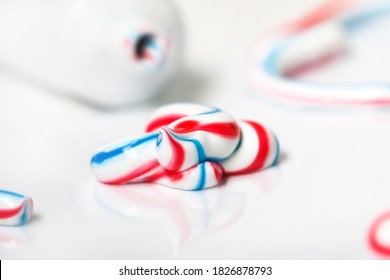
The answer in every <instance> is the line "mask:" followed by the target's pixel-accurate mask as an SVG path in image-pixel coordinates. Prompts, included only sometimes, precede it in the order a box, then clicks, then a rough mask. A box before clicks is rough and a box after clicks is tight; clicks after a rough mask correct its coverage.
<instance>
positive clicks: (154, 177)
mask: <svg viewBox="0 0 390 280" xmlns="http://www.w3.org/2000/svg"><path fill="white" fill-rule="evenodd" d="M157 137H158V134H157V133H147V134H145V135H142V136H140V137H136V138H131V139H126V140H122V141H118V142H114V143H112V144H109V145H107V146H105V147H103V148H102V149H101V150H100V151H99V152H98V153H97V154H96V155H94V156H93V157H92V160H91V169H92V172H93V174H94V175H95V177H96V179H97V180H99V181H100V182H102V183H105V184H109V185H121V184H125V183H136V182H150V183H157V184H161V185H164V186H168V187H172V188H178V189H183V190H201V189H204V188H209V187H212V186H215V185H217V184H218V183H219V181H220V180H221V177H222V172H223V171H222V168H221V167H220V166H219V165H217V164H215V163H212V162H203V163H201V164H198V165H196V166H194V167H192V168H190V169H187V170H185V171H183V172H170V171H168V170H165V169H164V168H162V167H161V166H160V165H159V164H158V162H157V158H156V140H157Z"/></svg>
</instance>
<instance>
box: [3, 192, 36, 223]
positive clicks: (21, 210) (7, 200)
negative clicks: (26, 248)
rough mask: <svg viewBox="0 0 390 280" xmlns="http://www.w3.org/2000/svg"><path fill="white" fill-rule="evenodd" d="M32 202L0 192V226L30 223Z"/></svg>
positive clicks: (15, 195)
mask: <svg viewBox="0 0 390 280" xmlns="http://www.w3.org/2000/svg"><path fill="white" fill-rule="evenodd" d="M32 211H33V202H32V200H31V198H30V197H28V196H24V195H21V194H18V193H14V192H10V191H6V190H0V226H19V225H24V224H26V223H27V222H28V221H30V219H31V216H32Z"/></svg>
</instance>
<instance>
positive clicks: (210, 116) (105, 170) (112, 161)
mask: <svg viewBox="0 0 390 280" xmlns="http://www.w3.org/2000/svg"><path fill="white" fill-rule="evenodd" d="M278 155H279V143H278V140H277V138H276V136H275V135H274V134H273V132H272V131H271V130H269V129H268V128H266V127H264V126H263V125H261V124H260V123H258V122H255V121H238V122H237V121H236V120H235V119H233V118H232V117H231V116H230V115H229V114H227V113H225V112H224V111H222V110H220V109H218V108H215V107H210V106H205V105H198V104H192V103H174V104H170V105H166V106H163V107H161V108H159V109H158V110H156V111H155V112H154V113H153V114H152V116H151V118H150V119H149V121H148V124H147V126H146V133H145V134H143V135H141V136H139V137H135V138H129V139H125V140H121V141H118V142H114V143H112V144H110V145H108V146H105V147H103V148H102V149H101V150H100V151H99V152H98V153H96V154H95V155H94V156H93V157H92V160H91V169H92V172H93V173H94V175H95V177H96V179H97V180H99V181H100V182H103V183H106V184H110V185H120V184H125V183H136V182H150V183H157V184H160V185H164V186H168V187H172V188H177V189H182V190H201V189H205V188H209V187H213V186H216V185H218V184H219V182H220V181H221V180H222V177H223V175H224V174H226V175H236V174H244V173H249V172H253V171H257V170H261V169H264V168H267V167H270V166H272V165H274V164H275V163H276V162H277V159H278Z"/></svg>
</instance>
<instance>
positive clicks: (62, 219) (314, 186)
mask: <svg viewBox="0 0 390 280" xmlns="http://www.w3.org/2000/svg"><path fill="white" fill-rule="evenodd" d="M12 2H13V3H12ZM27 2H28V3H29V5H30V6H29V7H28V8H29V9H33V10H34V9H35V10H34V11H36V12H37V13H38V12H39V11H40V9H43V10H44V11H45V12H42V13H43V14H45V15H47V14H50V15H51V16H45V17H44V16H42V17H41V18H42V20H48V22H45V26H49V25H50V24H51V22H50V21H49V20H52V21H53V24H52V25H53V26H63V27H64V26H65V27H64V28H65V29H64V30H67V31H66V32H65V33H64V34H62V33H61V32H59V33H61V34H62V35H61V34H60V35H58V34H57V33H56V32H55V31H53V30H51V31H50V32H49V31H47V32H49V33H48V34H49V35H47V36H48V37H45V36H46V35H45V34H46V33H45V32H46V31H45V30H43V31H42V30H41V31H39V32H38V31H37V32H38V33H36V34H35V33H34V34H28V32H27V31H26V34H21V33H20V32H22V31H23V30H24V27H25V28H26V29H29V28H31V26H29V25H30V23H29V21H28V17H27V18H26V17H24V14H23V13H22V12H19V11H22V10H23V9H25V5H26V3H27ZM34 2H36V3H34ZM56 2H58V6H56V5H57V3H56ZM80 2H81V1H80ZM84 2H86V3H87V2H88V1H84ZM89 2H95V3H98V4H97V6H96V7H97V8H96V7H95V6H94V5H92V8H93V9H96V11H101V10H102V7H103V6H104V5H109V3H111V2H109V1H107V2H105V3H104V1H103V2H102V1H89ZM119 2H121V1H119ZM122 2H123V1H122ZM140 2H142V1H136V0H131V1H129V2H128V3H126V4H124V5H129V7H131V6H132V5H133V6H134V7H136V9H134V10H132V13H131V15H130V16H128V19H129V20H130V21H132V22H133V19H134V22H135V24H134V25H131V26H135V27H134V28H133V27H126V28H125V27H121V26H122V25H121V24H122V23H123V22H122V21H121V22H120V24H118V25H116V24H115V28H114V27H113V28H114V30H115V32H111V29H110V28H111V26H114V24H112V25H109V27H105V26H104V25H103V24H100V23H99V18H97V17H96V16H95V14H94V12H93V13H92V12H91V15H88V17H87V20H83V14H82V13H79V14H77V13H76V16H75V17H76V19H77V20H74V19H72V24H73V23H74V24H73V25H71V27H69V26H67V24H68V21H67V19H66V15H68V14H67V12H66V11H68V10H69V11H70V10H71V5H73V4H74V3H73V1H69V2H67V1H52V2H51V3H50V4H48V3H47V1H39V0H30V1H23V0H18V1H9V0H0V13H5V14H4V15H0V18H5V19H7V16H9V18H10V19H9V21H8V23H7V21H6V20H0V31H3V32H5V33H6V34H7V36H4V38H9V39H7V41H6V42H7V44H8V46H4V45H3V47H0V136H1V137H0V168H1V172H0V184H1V188H2V189H7V190H11V191H15V192H19V193H23V194H28V195H30V196H31V197H32V199H33V200H34V216H33V219H32V221H31V222H30V223H29V224H27V225H26V226H23V227H15V228H11V227H0V258H1V259H172V258H175V259H377V258H388V257H389V249H388V248H389V247H390V221H389V219H388V218H383V217H387V216H386V213H387V211H388V210H390V203H389V199H388V197H389V196H390V187H389V186H390V173H389V172H388V159H389V158H390V149H389V147H388V145H389V144H388V143H390V118H389V117H390V115H389V113H388V108H386V107H385V108H384V107H381V108H372V107H370V108H368V109H367V108H350V107H348V108H323V107H322V106H306V105H299V104H298V105H296V104H289V103H288V102H279V101H277V100H272V99H271V100H270V99H269V98H263V97H262V96H261V94H258V93H256V92H253V90H251V89H250V87H248V83H247V77H246V71H245V69H246V65H247V64H248V63H249V62H248V54H249V53H250V50H251V48H253V46H254V45H256V44H255V43H256V42H258V40H259V38H261V37H262V35H263V34H266V33H268V32H270V30H272V29H273V28H274V27H276V26H278V25H280V24H282V23H285V22H289V21H292V20H295V19H297V18H299V17H301V16H303V15H305V14H306V13H308V12H309V11H311V10H312V9H314V8H315V7H317V6H318V5H319V4H321V3H323V2H324V1H321V0H315V1H312V0H310V1H309V0H293V1H292V0H291V1H282V0H275V1H265V0H264V1H263V0H241V1H236V0H224V1H222V0H207V1H206V0H198V1H190V0H172V1H171V4H172V7H171V6H169V7H170V8H169V9H166V7H165V5H170V4H167V3H165V1H161V2H160V1H158V2H159V4H154V3H151V2H150V1H146V2H150V3H149V4H143V5H140V4H139V3H140ZM153 2H157V1H153ZM10 3H11V4H10ZM67 3H68V4H67ZM99 3H100V4H99ZM101 3H104V4H101ZM47 5H52V6H50V7H47ZM99 5H103V6H99ZM1 7H5V8H4V9H1ZM66 7H68V8H66ZM87 7H88V6H87ZM164 7H165V8H164ZM84 8H85V7H84ZM29 9H28V10H27V11H29ZM67 9H68V10H67ZM79 9H81V8H79ZM130 9H131V8H129V10H130ZM76 10H77V9H76ZM103 10H104V9H103ZM122 10H123V9H122ZM59 11H64V12H63V14H62V16H58V17H57V16H55V15H56V14H54V15H53V14H51V13H54V12H55V13H57V14H58V13H59ZM136 11H138V12H136ZM96 13H97V12H96ZM118 13H119V12H118ZM69 14H72V15H73V16H74V13H73V12H72V13H71V12H69ZM119 14H120V13H119ZM119 14H118V15H119ZM123 14H126V13H125V12H123ZM145 14H147V15H148V16H147V17H152V18H153V19H156V21H155V22H157V23H153V22H154V21H153V20H145V18H146V16H145ZM11 15H12V16H11ZM38 15H39V14H38ZM120 15H122V14H120ZM124 17H125V18H126V19H127V15H125V16H124ZM10 22H11V23H12V24H10ZM15 22H16V23H17V24H16V23H15ZM112 22H116V21H115V18H114V19H113V20H112ZM6 23H7V24H6ZM80 26H81V27H80ZM117 26H119V27H118V28H117ZM389 26H390V24H388V22H387V23H386V22H385V21H384V22H383V25H378V26H376V27H377V28H376V29H375V30H376V31H375V32H371V31H370V32H362V33H361V36H360V37H359V36H357V35H356V37H354V38H353V40H351V43H350V45H349V48H348V52H347V53H346V56H343V58H341V60H338V61H337V62H335V63H334V64H327V65H326V67H325V68H319V69H316V70H315V72H311V73H307V75H306V74H305V75H303V76H300V77H297V79H308V80H311V81H315V82H319V83H320V82H323V83H332V82H335V81H336V82H340V81H344V80H343V78H345V81H348V82H350V81H356V82H359V81H361V80H368V79H367V77H370V79H369V80H375V81H376V80H378V81H382V80H385V81H386V80H387V79H388V80H390V76H389V75H388V73H389V71H388V70H390V68H389V65H390V63H389V62H390V55H389V54H388V52H387V51H386V50H388V45H386V44H390V40H389V38H388V34H387V32H386V30H388V29H386V28H388V27H389ZM374 27H375V26H374ZM83 28H84V29H83ZM105 28H106V29H105ZM121 28H123V30H124V32H125V33H126V32H127V33H126V34H127V37H126V38H127V39H126V40H127V41H126V42H127V43H125V44H124V45H122V47H123V46H124V47H125V48H127V47H128V48H133V49H132V50H134V49H136V48H137V46H138V47H139V48H141V50H140V49H138V50H139V51H138V55H139V56H140V57H137V56H136V57H135V58H134V57H130V58H129V60H131V59H135V60H134V61H135V62H136V63H133V64H131V66H128V65H127V64H124V63H122V62H118V65H119V66H118V67H117V68H115V67H116V66H115V67H114V66H112V63H117V61H121V58H120V55H126V53H123V52H122V53H121V51H119V50H118V49H117V48H116V47H114V46H112V45H110V44H108V45H104V43H101V42H103V41H99V40H100V35H102V34H103V35H104V36H108V35H107V34H110V36H111V35H112V36H113V37H112V38H114V39H115V38H116V37H115V36H119V37H120V36H121V35H120V34H122V33H120V32H122V31H123V30H122V29H121ZM79 29H80V30H83V31H82V33H80V34H81V35H80V34H79V35H77V36H76V35H69V34H73V33H72V32H76V31H77V32H78V30H79ZM72 30H73V31H72ZM74 30H76V31H74ZM91 30H93V31H91ZM134 30H135V31H134ZM77 32H76V34H78V33H77ZM376 32H377V33H376ZM118 34H119V35H118ZM134 34H135V35H134ZM137 34H138V35H137ZM139 34H141V35H142V36H143V37H142V36H141V35H139ZM150 34H153V35H155V34H157V35H158V36H157V35H156V36H155V38H154V39H153V40H150V38H149V37H148V36H146V37H145V35H150ZM373 34H381V35H378V36H374V35H373ZM103 35H102V36H103ZM72 36H73V37H72ZM74 36H76V37H74ZM365 36H366V37H365ZM0 37H2V34H0ZM49 37H50V38H54V39H53V40H58V41H56V42H53V41H50V40H48V41H47V42H45V40H43V39H42V40H39V38H49ZM12 38H14V39H12ZM34 38H35V39H34ZM55 38H57V39H55ZM75 38H76V39H75ZM97 38H98V39H97ZM110 38H111V37H110ZM140 38H141V39H143V40H140ZM145 38H146V39H145ZM114 39H113V40H114ZM2 40H5V39H2ZM13 40H15V41H13ZM110 40H111V39H110ZM42 41H43V43H42ZM21 42H22V43H21ZM39 42H40V43H39ZM58 42H71V43H72V44H70V46H69V47H67V48H66V49H65V50H64V49H63V48H62V45H61V46H58V44H59V43H58ZM74 42H76V43H77V44H76V43H75V44H73V43H74ZM145 42H146V43H145ZM38 43H39V44H46V46H49V45H50V46H52V47H50V48H48V49H49V50H47V51H46V50H45V48H43V49H41V48H40V47H39V46H40V45H39V44H38ZM20 44H23V46H21V45H20ZM37 44H38V45H37ZM137 44H138V45H137ZM101 45H104V46H103V47H104V48H103V50H104V51H96V50H98V49H99V48H100V47H101ZM93 46H96V48H94V47H93ZM98 46H99V47H98ZM156 46H157V47H156ZM118 48H119V47H118ZM53 49H55V50H56V51H53ZM1 50H3V53H2V52H1ZM34 50H39V55H38V54H37V55H36V57H35V56H34V52H33V51H34ZM79 50H80V52H79ZM107 50H110V51H112V53H113V55H111V52H109V51H107ZM13 52H14V53H13ZM25 52H27V53H25ZM94 52H96V53H94ZM130 52H132V51H130ZM148 52H150V53H151V57H152V59H150V60H147V59H146V62H145V61H144V60H143V59H144V57H143V54H145V53H148ZM92 54H93V55H97V56H98V57H100V59H101V61H103V62H104V63H105V64H104V63H103V64H102V65H101V64H99V62H100V60H99V61H98V60H95V61H94V62H93V63H92V62H91V64H89V63H88V61H90V60H87V58H88V59H90V58H91V57H92ZM133 54H134V53H132V54H130V56H132V55H133ZM23 55H24V56H23ZM12 57H15V60H13V59H11V58H12ZM41 57H44V58H42V59H43V60H44V61H42V62H41V63H40V60H39V59H41ZM74 57H77V58H78V59H80V60H76V62H72V63H70V62H69V61H71V60H72V59H73V58H74ZM38 58H39V59H38ZM84 58H85V59H84ZM34 59H35V60H34ZM16 60H17V63H16V62H15V63H13V62H14V61H16ZM46 60H47V61H46ZM64 61H65V62H64ZM134 61H133V62H134ZM161 61H162V62H161ZM25 63H26V64H25ZM64 63H65V64H66V66H64V67H63V65H65V64H64ZM68 63H69V64H72V65H71V66H69V65H68ZM78 63H80V64H78ZM254 63H256V62H254ZM259 63H260V62H259ZM27 64H28V65H27ZM134 64H137V65H138V66H134ZM25 65H27V66H26V68H25V69H22V68H23V67H24V66H25ZM161 65H162V66H161ZM57 66H58V68H61V67H62V68H63V69H65V70H61V71H62V72H61V71H60V70H59V69H57ZM35 67H36V69H37V70H36V71H35V70H34V69H35ZM62 68H61V69H62ZM31 69H32V70H31ZM42 69H43V70H42ZM91 69H92V70H91ZM88 71H91V73H88ZM95 71H96V72H95ZM121 73H122V74H121ZM123 73H127V74H123ZM128 73H130V74H128ZM52 76H53V77H54V78H53V77H52ZM58 77H59V78H58ZM118 77H119V78H118ZM127 77H129V78H127ZM117 78H118V79H120V80H117ZM48 81H49V82H48ZM50 81H55V82H50ZM128 81H131V82H128ZM64 84H65V85H64ZM60 85H61V86H60ZM111 85H113V88H112V95H111V94H110V86H111ZM121 85H122V86H121ZM67 86H69V87H68V88H67ZM123 88H125V89H126V90H125V92H131V95H129V96H131V98H130V97H129V98H130V99H128V100H124V99H126V98H127V95H124V93H123V92H121V90H122V89H123ZM102 89H104V90H102ZM77 92H79V93H77ZM80 92H88V94H80ZM95 93H96V95H98V94H103V95H104V97H103V98H97V99H95V96H96V95H95ZM140 95H142V97H141V98H140V97H139V96H140ZM113 98H119V99H115V100H119V101H113ZM111 101H112V102H111ZM179 101H189V102H198V103H203V104H209V105H213V106H217V107H220V108H222V109H223V110H226V111H227V112H229V113H231V114H232V115H233V116H234V117H236V118H238V119H253V120H257V121H259V122H261V123H264V124H266V125H267V126H269V127H270V128H272V129H273V130H274V131H275V133H276V135H277V136H278V138H279V141H280V145H281V157H280V161H279V164H278V165H277V166H275V167H273V168H269V169H267V170H264V171H261V172H257V173H253V174H249V175H242V176H237V177H232V178H228V179H227V181H226V182H225V183H224V185H223V186H221V187H219V188H215V189H211V190H206V191H202V192H195V193H193V192H190V193H189V192H181V191H177V190H171V189H166V188H164V187H160V186H155V185H143V184H139V185H131V186H125V187H123V188H122V187H121V188H112V187H107V186H104V185H101V184H99V183H97V182H96V181H95V179H94V178H93V176H92V174H91V172H90V170H89V161H90V158H91V156H92V155H93V154H94V152H95V151H96V150H97V149H98V148H99V147H100V146H101V145H102V144H105V143H107V142H109V141H112V140H115V139H119V138H122V137H126V136H129V135H138V134H141V133H142V132H143V130H144V127H145V120H146V119H147V118H148V116H149V115H150V114H151V112H153V110H155V109H156V108H157V107H159V106H161V105H163V104H167V103H171V102H179ZM381 217H382V218H381ZM378 219H380V225H378V223H377V222H378ZM374 239H375V242H374V241H373V240H374ZM378 242H379V244H380V246H379V247H378V246H377V245H378V244H377V243H378Z"/></svg>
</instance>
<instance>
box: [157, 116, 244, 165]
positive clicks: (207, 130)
mask: <svg viewBox="0 0 390 280" xmlns="http://www.w3.org/2000/svg"><path fill="white" fill-rule="evenodd" d="M159 133H160V135H159V138H158V141H157V160H158V162H159V163H160V165H161V166H163V167H164V168H166V169H168V170H173V171H182V170H185V169H188V168H190V167H192V166H194V165H196V164H198V163H201V162H204V161H214V162H221V161H222V160H224V159H226V158H228V157H229V156H230V155H231V154H232V153H233V152H234V150H235V149H236V147H237V145H238V143H239V141H240V129H239V128H238V125H237V122H236V121H235V120H234V119H233V118H232V117H231V116H230V115H228V114H227V113H225V112H223V111H221V110H219V109H215V110H213V111H210V112H206V113H201V114H198V115H193V116H188V117H184V118H181V119H178V120H176V121H174V122H172V123H171V124H169V125H168V126H164V127H161V128H160V130H159Z"/></svg>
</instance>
